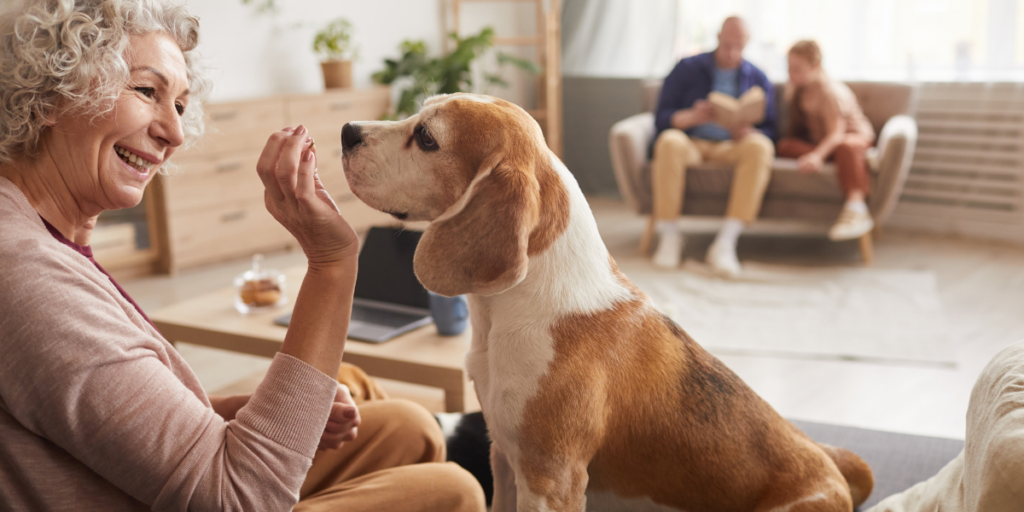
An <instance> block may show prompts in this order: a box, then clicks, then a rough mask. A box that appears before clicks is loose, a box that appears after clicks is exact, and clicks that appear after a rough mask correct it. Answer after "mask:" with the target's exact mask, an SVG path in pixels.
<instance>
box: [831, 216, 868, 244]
mask: <svg viewBox="0 0 1024 512" xmlns="http://www.w3.org/2000/svg"><path fill="white" fill-rule="evenodd" d="M874 227H875V221H874V220H872V219H871V214H870V213H868V212H859V211H856V210H851V209H849V208H843V213H840V214H839V220H837V221H836V223H835V224H834V225H833V226H832V229H830V230H829V231H828V237H829V238H830V239H832V240H834V241H836V242H838V241H840V240H853V239H854V238H860V237H861V236H863V235H864V234H865V233H867V232H869V231H871V229H872V228H874Z"/></svg>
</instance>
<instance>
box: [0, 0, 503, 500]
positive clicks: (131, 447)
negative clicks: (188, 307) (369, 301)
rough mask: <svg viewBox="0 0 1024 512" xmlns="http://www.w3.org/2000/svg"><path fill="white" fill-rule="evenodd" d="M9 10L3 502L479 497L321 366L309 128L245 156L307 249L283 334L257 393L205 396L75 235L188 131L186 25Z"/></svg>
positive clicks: (332, 243)
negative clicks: (253, 158)
mask: <svg viewBox="0 0 1024 512" xmlns="http://www.w3.org/2000/svg"><path fill="white" fill-rule="evenodd" d="M7 3H8V5H7V6H6V7H4V8H2V12H0V269H2V270H0V310H2V311H3V313H2V314H0V503H3V508H6V509H12V510H69V509H78V510H104V511H107V510H145V509H155V510H171V509H173V510H185V509H190V510H228V509H230V510H289V509H291V508H292V507H293V506H295V510H346V511H353V510H357V511H358V510H366V511H369V510H391V511H393V510H482V509H483V495H482V492H481V490H480V487H479V485H478V484H477V483H476V481H475V480H473V478H472V477H471V476H470V475H469V474H468V473H466V472H465V471H463V470H462V469H461V468H458V467H457V466H455V465H453V464H449V463H438V462H440V461H443V460H444V440H443V438H442V436H441V433H440V431H439V429H438V427H437V425H436V423H435V422H434V420H433V418H432V417H431V416H430V415H429V414H428V413H426V412H425V411H424V410H422V408H417V406H414V405H412V404H410V403H408V402H402V401H392V400H383V401H377V402H368V403H366V404H365V405H364V406H363V407H362V411H361V414H360V410H359V409H357V408H356V406H355V405H354V404H353V402H352V399H351V397H350V395H349V394H348V393H347V390H346V389H345V388H344V387H343V386H340V385H339V384H338V383H337V382H336V380H335V379H334V378H333V376H335V375H337V374H338V369H339V365H340V363H341V357H342V352H343V350H344V342H343V340H344V339H345V335H346V331H347V328H348V317H349V312H350V310H351V302H352V292H353V287H354V283H355V275H356V257H357V251H358V239H357V237H356V234H355V233H354V232H353V230H352V228H351V227H350V226H349V225H348V223H347V222H346V221H345V219H344V218H342V217H341V215H340V213H339V211H338V209H337V208H336V207H335V206H334V203H332V202H331V200H330V196H329V195H328V194H327V193H326V191H325V190H324V189H323V187H322V185H321V184H320V182H319V180H317V179H316V155H315V153H314V151H313V149H312V147H311V146H312V144H311V142H312V141H311V140H310V139H309V136H308V134H307V132H306V130H305V129H304V128H302V127H298V128H285V129H283V130H281V131H279V132H277V133H274V134H272V135H271V136H270V138H269V141H268V142H267V145H266V148H265V149H264V151H263V154H262V157H261V158H260V161H259V164H258V167H257V172H258V174H259V178H260V179H261V180H262V181H263V183H264V185H265V188H266V192H265V198H266V204H267V208H268V209H269V210H270V212H271V213H272V214H273V216H274V218H276V219H277V220H278V221H279V222H281V224H283V225H284V226H285V227H286V228H287V229H288V230H289V231H290V232H291V233H292V234H293V235H294V236H295V238H296V239H297V240H298V243H299V245H300V246H301V247H302V249H303V250H304V252H305V254H306V256H307V257H308V261H309V271H308V274H307V278H306V279H305V280H304V281H303V283H302V287H301V290H300V292H299V298H298V300H297V301H296V304H295V316H294V318H293V320H292V326H291V328H290V329H289V330H288V334H287V336H286V339H285V341H284V344H283V345H282V347H281V352H280V353H279V354H278V355H277V357H276V358H275V359H274V361H273V363H272V364H271V367H270V370H269V372H268V374H267V377H266V379H265V380H264V381H263V383H261V384H260V386H259V388H258V389H257V390H256V393H254V394H253V395H252V396H236V397H229V398H217V397H207V395H206V394H205V393H204V392H203V389H202V388H201V387H200V385H199V381H198V379H197V378H196V376H195V374H193V373H192V371H191V370H190V369H189V367H188V365H187V364H186V363H185V361H184V360H183V359H182V358H181V356H180V355H179V354H178V353H177V352H176V351H175V350H174V348H173V347H172V346H171V345H170V344H169V343H168V342H167V340H165V339H164V338H163V337H161V335H160V333H158V332H157V331H156V329H154V328H153V326H152V325H151V324H150V323H149V321H148V319H147V318H146V315H145V314H144V313H143V312H142V311H141V310H139V308H138V306H137V305H136V304H135V303H134V302H133V301H132V300H131V298H130V297H128V296H127V295H126V294H125V292H124V290H122V289H121V288H120V287H119V286H118V285H117V284H116V283H115V282H114V281H113V279H111V278H110V277H109V276H108V275H107V274H106V273H105V272H104V271H103V269H102V268H101V267H100V266H99V265H98V264H97V263H96V262H95V261H94V260H93V259H92V256H91V254H92V253H91V250H90V249H89V246H88V244H89V237H90V234H91V232H92V229H93V227H94V226H95V223H96V218H97V216H98V215H99V214H100V213H101V212H103V211H104V210H112V209H118V208H127V207H131V206H134V205H136V204H138V203H139V201H141V199H142V194H143V191H144V189H145V187H146V185H147V184H148V183H149V182H150V180H152V178H153V176H154V175H155V174H156V172H157V171H158V170H159V169H160V168H161V166H162V165H164V164H165V163H166V162H167V160H168V159H169V158H170V157H171V156H172V155H173V154H174V152H175V150H176V149H177V148H179V147H181V146H182V145H184V144H186V143H188V142H189V141H191V140H194V139H195V138H196V137H198V136H199V135H200V134H201V132H202V126H201V118H202V116H201V107H200V104H199V101H198V98H200V97H201V96H202V93H203V92H204V91H205V90H206V89H207V87H206V83H205V82H204V80H203V79H202V78H201V77H200V76H199V73H198V72H197V68H196V65H195V57H194V49H195V47H196V44H197V39H198V29H199V27H198V20H197V19H196V18H195V17H193V16H190V15H189V14H188V13H187V12H186V10H185V9H184V7H180V6H169V5H165V4H163V3H161V2H159V1H156V0H29V1H21V2H14V5H10V2H7ZM252 179H256V177H255V176H254V177H253V178H252ZM357 427H358V431H357ZM357 433H358V436H357ZM318 448H320V449H319V450H318ZM419 463H424V464H419ZM296 503H298V505H297V506H296Z"/></svg>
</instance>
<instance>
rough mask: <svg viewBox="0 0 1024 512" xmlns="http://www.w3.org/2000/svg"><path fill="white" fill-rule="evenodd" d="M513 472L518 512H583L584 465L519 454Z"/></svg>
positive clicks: (585, 468) (585, 500)
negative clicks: (516, 465)
mask: <svg viewBox="0 0 1024 512" xmlns="http://www.w3.org/2000/svg"><path fill="white" fill-rule="evenodd" d="M519 464H520V466H519V467H518V468H516V491H517V492H516V494H517V504H518V505H519V508H518V512H549V511H550V512H583V511H584V509H585V508H586V504H587V496H586V492H587V483H588V482H589V481H590V476H589V475H588V474H587V463H586V461H583V460H576V461H573V460H565V459H564V458H562V457H548V456H545V457H537V458H529V457H528V456H524V455H523V454H520V457H519Z"/></svg>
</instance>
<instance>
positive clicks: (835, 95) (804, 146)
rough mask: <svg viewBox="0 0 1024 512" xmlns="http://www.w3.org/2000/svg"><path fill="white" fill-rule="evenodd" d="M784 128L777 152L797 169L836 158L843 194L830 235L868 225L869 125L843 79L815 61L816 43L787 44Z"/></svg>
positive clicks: (854, 233) (848, 234)
mask: <svg viewBox="0 0 1024 512" xmlns="http://www.w3.org/2000/svg"><path fill="white" fill-rule="evenodd" d="M786 97H787V100H788V103H789V128H788V130H787V133H786V134H785V135H786V136H785V137H783V138H782V139H781V140H779V143H778V151H777V153H778V156H780V157H784V158H796V159H797V162H798V165H799V168H800V172H803V173H815V172H820V171H821V168H822V165H823V164H824V162H825V160H828V159H832V160H834V161H835V164H836V171H837V173H838V177H839V184H840V186H841V187H842V189H843V194H844V195H845V196H846V204H845V205H844V207H843V211H842V213H841V214H840V215H839V219H838V220H837V221H836V223H835V224H834V225H833V226H832V229H831V230H830V231H829V237H830V238H831V239H832V240H851V239H854V238H859V237H860V236H861V235H863V234H865V233H867V232H869V231H871V229H872V228H873V227H874V221H873V220H872V219H871V214H870V213H869V212H868V207H867V204H866V203H865V202H864V200H865V198H866V197H867V195H868V193H869V192H870V191H871V177H870V176H869V175H868V167H867V161H866V153H867V149H868V148H869V147H871V145H872V144H873V143H874V141H875V130H874V128H872V127H871V122H870V121H868V119H867V117H865V116H864V112H862V111H861V108H860V105H858V104H857V98H856V96H854V95H853V92H852V91H851V90H850V88H849V87H847V86H846V84H843V83H842V82H838V81H835V80H832V79H831V78H829V76H828V75H827V74H825V70H824V69H822V67H821V49H820V48H819V47H818V43H815V42H814V41H799V42H797V43H796V44H794V45H793V47H792V48H790V49H789V82H788V83H787V84H786Z"/></svg>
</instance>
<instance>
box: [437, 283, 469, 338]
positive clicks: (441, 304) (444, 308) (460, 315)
mask: <svg viewBox="0 0 1024 512" xmlns="http://www.w3.org/2000/svg"><path fill="white" fill-rule="evenodd" d="M430 316H432V317H434V324H435V325H437V333H438V334H440V335H441V336H456V335H459V334H462V331H465V330H466V325H468V324H469V304H468V303H467V302H466V296H465V295H456V296H454V297H445V296H444V295H438V294H436V293H434V292H430Z"/></svg>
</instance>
